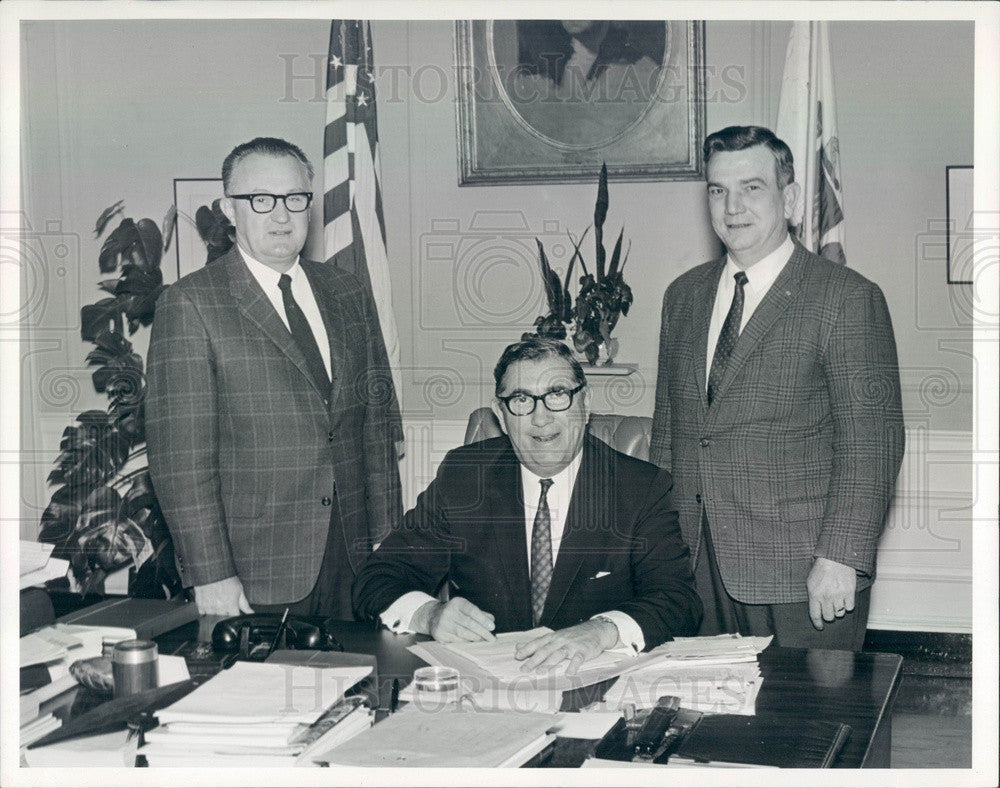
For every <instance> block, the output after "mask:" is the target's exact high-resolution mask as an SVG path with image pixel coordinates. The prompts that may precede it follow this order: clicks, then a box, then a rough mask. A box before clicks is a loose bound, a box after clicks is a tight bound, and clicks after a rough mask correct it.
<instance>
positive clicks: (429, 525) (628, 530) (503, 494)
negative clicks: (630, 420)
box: [354, 435, 701, 648]
mask: <svg viewBox="0 0 1000 788" xmlns="http://www.w3.org/2000/svg"><path fill="white" fill-rule="evenodd" d="M520 468H521V466H520V463H519V462H518V460H517V457H516V456H515V454H514V450H513V448H512V446H511V444H510V440H509V439H508V438H507V437H506V436H502V437H499V438H491V439H489V440H485V441H481V442H479V443H473V444H470V445H468V446H464V447H462V448H459V449H455V450H454V451H452V452H449V454H448V455H447V456H446V457H445V459H444V462H442V464H441V467H440V468H439V469H438V473H437V477H436V478H435V480H434V481H433V482H432V483H431V485H430V486H429V487H428V488H427V489H426V490H425V491H424V492H423V493H422V494H421V495H420V497H419V499H418V501H417V505H416V507H415V508H414V509H413V510H411V511H410V512H408V513H407V515H406V517H405V518H404V521H403V524H402V527H401V528H398V529H397V530H395V531H394V532H393V533H392V535H391V536H389V538H388V539H386V540H385V541H384V542H383V543H382V545H381V546H380V547H379V549H378V550H376V551H375V552H374V553H372V555H371V556H370V557H369V558H368V561H367V562H366V564H365V566H364V569H362V571H361V573H360V575H359V576H358V579H357V581H356V582H355V584H354V607H355V610H356V612H358V613H359V614H360V615H361V616H363V617H376V616H378V615H379V614H380V613H381V612H382V611H384V610H385V609H386V608H387V607H389V605H391V604H392V603H393V602H394V601H395V600H396V599H398V598H399V597H400V596H402V595H403V594H405V593H407V592H409V591H417V590H420V591H425V592H427V593H430V594H433V593H435V592H436V591H437V589H438V588H439V586H440V585H441V584H442V582H443V581H445V580H446V579H447V581H448V582H449V585H450V588H451V595H452V596H461V597H464V598H466V599H468V600H469V601H470V602H472V603H473V604H475V605H476V606H477V607H479V608H480V609H482V610H485V611H487V612H489V613H492V614H493V616H494V617H495V622H496V631H497V632H508V631H518V630H525V629H530V628H531V627H532V615H531V580H530V576H529V571H528V548H527V529H526V525H525V517H524V502H523V500H522V489H521V470H520ZM670 488H671V480H670V475H669V474H668V473H666V472H664V471H660V470H658V469H657V468H656V467H655V466H653V465H651V464H650V463H647V462H643V461H641V460H636V459H633V458H631V457H628V456H626V455H624V454H620V453H619V452H616V451H615V450H614V449H612V448H611V447H609V446H608V445H607V444H605V443H602V442H601V441H599V440H597V439H596V438H594V437H592V436H589V435H588V436H587V437H586V438H585V439H584V446H583V457H582V460H581V463H580V469H579V471H578V474H577V478H576V483H575V484H574V487H573V495H572V498H571V500H570V505H569V511H568V512H567V515H566V525H565V531H564V532H563V537H562V542H561V543H560V547H559V552H558V554H557V555H556V562H555V566H554V567H553V574H552V584H551V586H550V587H549V593H548V597H547V598H546V602H545V609H544V612H543V614H542V618H541V621H540V625H542V626H548V627H551V628H553V629H561V628H563V627H567V626H571V625H573V624H577V623H579V622H580V621H584V620H586V619H588V618H590V617H591V616H594V615H596V614H598V613H602V612H607V611H609V610H620V611H622V612H624V613H627V614H628V615H630V616H631V617H632V618H633V619H635V621H636V623H637V624H638V625H639V626H640V627H641V628H642V632H643V636H644V637H645V640H646V646H647V648H652V647H653V646H656V645H658V644H659V643H662V642H663V641H664V640H666V639H668V638H670V637H672V636H674V635H690V634H694V633H695V632H696V631H697V627H698V623H699V622H700V620H701V602H700V601H699V599H698V595H697V593H696V591H695V589H694V578H693V576H692V574H691V568H690V560H689V557H688V551H687V548H686V547H685V546H684V542H683V540H682V539H681V535H680V531H679V529H678V527H677V515H676V512H675V511H674V507H673V504H672V503H671V498H670ZM598 575H601V576H600V577H598Z"/></svg>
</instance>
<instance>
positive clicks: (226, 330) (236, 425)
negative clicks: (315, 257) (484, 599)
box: [146, 246, 402, 618]
mask: <svg viewBox="0 0 1000 788" xmlns="http://www.w3.org/2000/svg"><path fill="white" fill-rule="evenodd" d="M301 265H302V268H303V269H304V271H305V273H306V275H307V277H308V279H309V282H310V284H311V286H312V289H313V292H314V293H315V295H316V301H317V304H318V305H319V310H320V313H321V314H322V317H323V321H324V323H325V326H326V330H327V334H328V335H329V340H330V357H331V362H332V363H331V367H332V378H333V380H332V386H331V390H330V391H329V392H323V391H321V390H320V388H319V387H318V386H317V384H316V383H315V382H314V380H313V378H312V376H311V375H310V374H309V369H308V367H307V365H306V361H305V357H304V356H303V355H302V352H301V351H300V350H299V348H298V346H297V345H296V344H295V341H294V340H293V339H292V336H291V334H290V333H289V331H288V329H287V328H286V327H285V325H284V323H283V322H282V320H281V318H280V317H279V316H278V313H277V312H276V311H275V309H274V307H273V306H272V304H271V302H270V301H269V300H268V298H267V296H266V295H265V294H264V291H263V290H262V289H261V287H260V285H259V284H258V283H257V280H256V279H254V277H253V275H252V274H251V273H250V270H249V268H247V266H246V263H245V262H244V261H243V258H242V256H241V255H240V253H239V251H238V249H237V248H236V247H235V246H234V247H233V249H232V250H231V251H230V252H229V253H228V254H226V255H225V256H223V257H221V258H219V259H218V260H217V261H215V262H212V263H210V264H209V265H207V266H206V267H205V268H202V269H200V270H198V271H195V272H194V273H192V274H190V275H188V276H185V277H184V278H182V279H181V280H180V281H179V282H177V283H176V284H174V285H172V286H170V287H168V288H167V289H166V290H165V291H164V292H163V294H162V296H161V297H160V299H159V302H158V303H157V307H156V315H155V318H154V320H153V328H152V334H151V338H150V346H149V369H148V394H147V401H146V440H147V444H148V452H149V467H150V472H151V474H152V479H153V485H154V487H155V490H156V495H157V498H158V500H159V502H160V506H161V508H162V509H163V513H164V515H165V517H166V521H167V525H168V528H169V529H170V533H171V535H172V537H173V541H174V546H175V551H176V555H177V563H178V569H179V570H180V573H181V577H182V578H183V580H184V582H185V585H204V584H206V583H211V582H214V581H216V580H221V579H223V578H226V577H230V576H233V575H237V576H238V577H239V578H240V580H241V581H242V583H243V586H244V589H245V591H246V594H247V597H248V599H249V600H250V601H251V603H254V602H258V603H263V604H280V603H284V602H291V601H296V600H298V599H301V598H302V597H304V596H305V595H306V594H308V593H309V591H310V590H311V589H312V586H313V584H314V583H315V581H316V578H317V576H318V574H319V568H320V562H321V561H322V558H323V552H324V547H325V545H326V539H327V533H328V531H329V527H330V521H331V518H330V514H331V508H330V507H331V505H334V503H336V504H337V505H339V507H340V520H341V523H342V526H343V530H344V540H345V543H346V546H347V547H346V555H345V556H344V557H343V560H344V561H345V562H346V565H347V566H349V567H350V568H351V569H352V570H353V572H357V570H358V569H360V567H361V564H362V563H363V562H364V559H365V558H366V556H367V554H368V553H369V552H370V551H371V545H372V544H373V543H374V542H377V541H378V540H379V538H380V536H381V535H382V534H383V533H387V532H388V529H389V526H390V525H393V524H395V523H396V522H397V521H398V520H399V518H400V517H401V516H402V511H401V509H402V502H401V498H400V483H399V472H398V469H397V465H396V451H395V445H394V442H393V439H392V433H391V430H390V419H389V412H390V410H389V409H390V407H391V406H392V405H393V404H394V402H395V400H394V396H395V395H394V394H393V389H392V386H391V384H390V381H391V377H390V374H389V369H388V361H387V360H386V357H385V352H384V350H383V349H382V348H381V346H380V345H379V343H378V342H377V341H374V340H375V338H376V337H378V336H379V333H378V332H379V331H380V329H379V322H378V316H377V313H376V311H375V306H374V303H373V302H372V300H371V297H370V295H369V294H368V293H367V292H366V291H365V289H364V288H363V286H362V284H361V282H359V281H358V279H356V278H355V277H354V276H353V275H351V274H349V273H347V272H345V271H342V270H340V269H338V268H336V267H334V266H332V265H325V264H322V263H316V262H312V261H309V260H301ZM334 490H336V495H334ZM344 574H346V575H348V576H351V575H352V572H347V573H344ZM349 583H350V580H349V579H348V581H347V585H349ZM339 597H340V598H343V599H349V598H350V597H349V588H345V589H343V590H342V593H340V594H339ZM341 615H342V616H343V617H344V618H350V610H349V609H348V610H343V611H341Z"/></svg>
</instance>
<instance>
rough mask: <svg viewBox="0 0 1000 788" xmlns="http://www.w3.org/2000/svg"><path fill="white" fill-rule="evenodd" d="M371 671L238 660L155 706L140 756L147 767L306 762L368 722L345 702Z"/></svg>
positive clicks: (360, 711) (359, 709)
mask: <svg viewBox="0 0 1000 788" xmlns="http://www.w3.org/2000/svg"><path fill="white" fill-rule="evenodd" d="M370 672H371V667H369V666H365V667H349V668H314V667H305V666H292V665H280V664H274V663H257V662H237V663H236V664H235V665H233V667H232V668H230V669H229V670H225V671H222V672H221V673H219V674H218V675H216V676H214V677H213V678H212V679H210V680H209V681H207V682H205V683H204V684H202V685H201V686H200V687H198V688H197V689H196V690H195V691H194V692H192V693H191V694H190V695H187V696H185V697H184V698H181V700H179V701H178V702H177V703H175V704H173V705H172V706H169V707H168V708H166V709H163V710H162V711H160V712H158V713H157V718H158V719H159V722H160V727H158V728H155V729H153V730H151V731H149V732H148V733H147V734H146V745H145V746H144V747H143V748H142V749H141V750H140V751H139V754H140V755H144V756H146V760H147V762H148V763H149V765H150V766H244V767H245V766H291V765H296V763H297V761H298V762H299V765H312V764H311V762H309V760H308V759H309V756H310V754H311V753H313V752H314V751H315V750H316V749H317V748H318V747H322V748H324V749H325V748H327V747H328V746H332V744H331V743H335V742H337V741H340V740H342V739H343V738H344V737H349V736H352V735H354V734H356V733H359V732H360V731H362V730H364V729H365V728H367V727H370V725H371V713H370V712H369V711H368V710H367V709H364V708H363V707H361V706H360V705H359V704H358V703H356V702H354V701H353V700H346V701H345V700H344V693H345V692H347V690H349V689H350V688H351V687H353V686H354V685H355V684H357V683H358V682H359V681H361V680H362V679H364V678H365V676H367V675H368V674H369V673H370ZM342 701H343V702H342ZM321 718H322V719H321ZM316 723H319V724H317V725H316V727H313V728H312V729H310V726H313V725H314V724H316ZM300 757H301V758H302V760H301V761H300V760H299V759H300Z"/></svg>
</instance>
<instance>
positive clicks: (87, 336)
mask: <svg viewBox="0 0 1000 788" xmlns="http://www.w3.org/2000/svg"><path fill="white" fill-rule="evenodd" d="M108 330H111V331H117V332H118V333H119V334H120V333H122V307H121V304H120V303H119V301H118V299H117V298H102V299H101V300H100V301H98V302H97V303H96V304H88V305H86V306H84V307H83V308H82V309H81V310H80V338H81V339H83V341H84V342H93V341H94V340H95V339H96V338H97V336H98V334H100V333H101V332H103V331H108Z"/></svg>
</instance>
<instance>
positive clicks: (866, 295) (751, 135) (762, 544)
mask: <svg viewBox="0 0 1000 788" xmlns="http://www.w3.org/2000/svg"><path fill="white" fill-rule="evenodd" d="M704 154H705V162H706V167H707V181H708V205H709V213H710V215H711V219H712V226H713V228H714V229H715V232H716V234H717V235H718V236H719V238H720V239H721V240H722V242H723V244H724V245H725V247H726V251H727V254H726V256H724V257H722V258H720V259H718V260H713V261H711V262H708V263H705V264H703V265H700V266H698V267H696V268H694V269H692V270H690V271H688V272H686V273H685V274H683V275H682V276H680V277H678V278H677V279H676V280H675V281H674V282H673V283H672V284H671V285H670V287H668V288H667V292H666V294H665V295H664V299H663V316H662V325H661V331H660V356H659V372H658V377H657V387H656V410H655V413H654V417H653V434H652V443H651V459H652V461H653V462H655V463H656V464H658V465H660V466H661V467H664V468H667V469H669V470H670V471H671V473H672V475H673V477H674V482H675V487H674V493H675V497H674V500H675V503H676V505H677V508H678V510H679V513H680V521H681V529H682V532H683V533H684V537H685V540H686V541H687V543H688V546H689V548H690V549H691V552H692V555H693V560H694V562H695V576H696V580H697V583H698V588H699V593H700V594H701V596H702V601H703V603H704V606H705V617H704V621H703V624H702V634H713V633H717V632H727V631H728V632H735V631H739V632H741V633H743V634H753V635H767V634H773V635H774V636H775V638H776V640H777V642H778V643H779V644H780V645H782V646H788V647H799V648H810V647H815V648H840V649H850V650H855V651H857V650H860V649H861V646H862V643H863V642H864V637H865V628H866V625H867V619H868V605H869V598H870V594H871V583H872V580H873V579H874V574H875V553H876V550H877V546H878V540H879V536H880V535H881V533H882V528H883V521H884V518H885V514H886V510H887V508H888V506H889V503H890V500H891V497H892V492H893V487H894V485H895V482H896V475H897V474H898V472H899V467H900V463H901V461H902V455H903V443H904V434H903V419H902V411H901V404H900V388H899V368H898V365H897V361H896V346H895V340H894V337H893V331H892V324H891V322H890V319H889V313H888V309H887V307H886V303H885V299H884V297H883V295H882V292H881V290H880V289H879V288H878V286H876V285H875V284H874V283H872V282H870V281H868V280H867V279H865V278H864V277H862V276H861V275H860V274H858V273H856V272H855V271H852V270H851V269H849V268H846V267H844V266H841V265H837V264H834V263H832V262H830V261H828V260H825V259H823V258H821V257H818V256H816V255H814V254H812V253H810V252H808V251H807V250H806V249H805V248H804V247H802V246H801V245H800V244H798V243H797V242H796V241H794V240H793V239H792V238H791V237H790V236H789V233H788V226H787V222H788V219H789V218H791V216H792V209H793V206H794V203H795V199H796V196H797V194H798V190H799V185H798V184H796V183H795V182H794V170H793V166H792V155H791V151H790V150H789V149H788V146H787V145H786V144H785V143H784V142H782V141H781V140H780V139H778V138H777V137H776V136H775V135H774V134H773V133H772V132H771V131H769V130H768V129H765V128H761V127H757V126H749V127H738V126H734V127H729V128H726V129H723V130H722V131H718V132H715V133H714V134H711V135H709V136H708V138H707V139H706V140H705V145H704Z"/></svg>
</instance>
